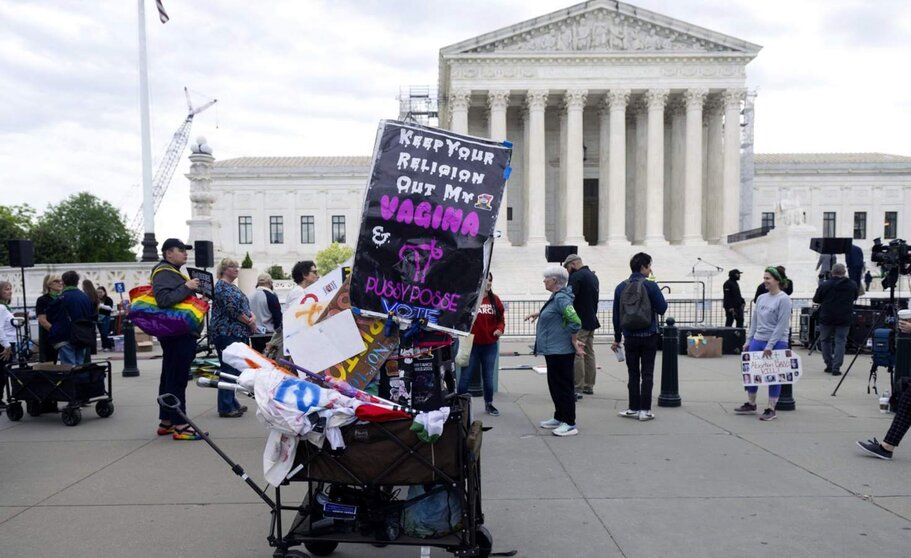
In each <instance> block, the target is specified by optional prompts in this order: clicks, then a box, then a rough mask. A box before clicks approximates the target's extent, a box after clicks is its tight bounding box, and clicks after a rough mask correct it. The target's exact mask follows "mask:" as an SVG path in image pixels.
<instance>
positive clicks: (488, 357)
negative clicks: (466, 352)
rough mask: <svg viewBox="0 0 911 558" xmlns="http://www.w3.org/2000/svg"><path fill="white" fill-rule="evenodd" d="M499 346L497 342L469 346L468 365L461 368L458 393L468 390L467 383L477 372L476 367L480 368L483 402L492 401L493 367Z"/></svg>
mask: <svg viewBox="0 0 911 558" xmlns="http://www.w3.org/2000/svg"><path fill="white" fill-rule="evenodd" d="M499 347H500V344H499V343H491V344H490V345H473V346H472V347H471V356H470V357H469V359H468V366H467V367H466V368H463V369H462V375H461V376H459V386H458V389H457V391H458V392H459V393H460V394H461V393H467V392H468V384H469V383H470V382H471V379H472V378H473V377H474V375H475V374H477V371H478V368H480V369H481V383H482V384H483V385H484V403H493V368H494V366H495V365H496V362H497V352H498V349H499Z"/></svg>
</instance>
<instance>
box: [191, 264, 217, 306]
mask: <svg viewBox="0 0 911 558" xmlns="http://www.w3.org/2000/svg"><path fill="white" fill-rule="evenodd" d="M187 275H189V276H190V279H196V280H197V281H198V282H199V288H198V289H196V292H197V293H199V294H201V295H202V296H204V297H206V298H208V299H209V300H212V299H213V298H215V276H213V275H212V274H211V273H209V272H208V271H203V270H201V269H196V268H195V267H188V268H187Z"/></svg>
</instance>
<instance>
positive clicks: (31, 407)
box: [25, 401, 41, 417]
mask: <svg viewBox="0 0 911 558" xmlns="http://www.w3.org/2000/svg"><path fill="white" fill-rule="evenodd" d="M25 412H27V413H28V416H30V417H40V416H41V402H40V401H26V402H25Z"/></svg>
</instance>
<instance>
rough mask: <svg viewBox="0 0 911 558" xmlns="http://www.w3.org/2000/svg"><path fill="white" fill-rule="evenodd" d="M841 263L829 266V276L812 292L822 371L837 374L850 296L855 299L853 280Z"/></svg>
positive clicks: (851, 301) (848, 323)
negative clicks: (830, 272)
mask: <svg viewBox="0 0 911 558" xmlns="http://www.w3.org/2000/svg"><path fill="white" fill-rule="evenodd" d="M846 275H847V270H846V269H845V266H844V264H835V265H834V266H833V267H832V277H831V278H830V279H826V280H825V281H823V283H822V285H820V286H819V288H817V289H816V294H814V295H813V302H815V303H816V304H818V305H819V314H818V315H817V318H816V319H817V321H818V323H819V346H820V349H821V351H822V359H823V360H824V361H825V362H826V372H827V373H830V374H832V375H833V376H839V375H841V365H842V362H844V360H845V343H847V340H848V331H849V330H850V329H851V320H852V317H853V316H854V312H853V310H854V300H855V299H857V284H856V283H855V282H854V281H852V280H851V279H849V278H847V277H846Z"/></svg>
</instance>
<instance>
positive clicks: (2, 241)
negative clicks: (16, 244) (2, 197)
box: [0, 204, 35, 266]
mask: <svg viewBox="0 0 911 558" xmlns="http://www.w3.org/2000/svg"><path fill="white" fill-rule="evenodd" d="M34 220H35V210H34V208H32V207H31V206H29V205H28V204H24V205H10V206H6V205H0V266H3V265H9V251H7V249H6V241H7V240H19V239H27V238H29V237H30V232H31V229H32V223H33V222H34Z"/></svg>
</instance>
